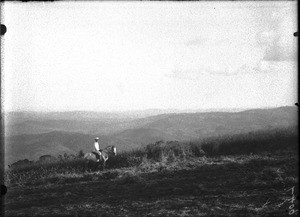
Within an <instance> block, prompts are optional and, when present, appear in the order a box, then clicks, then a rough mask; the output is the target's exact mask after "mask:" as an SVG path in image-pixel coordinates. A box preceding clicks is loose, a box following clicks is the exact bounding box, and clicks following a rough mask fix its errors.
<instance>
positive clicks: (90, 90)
mask: <svg viewBox="0 0 300 217" xmlns="http://www.w3.org/2000/svg"><path fill="white" fill-rule="evenodd" d="M296 5H297V3H296V2H179V3H176V2H93V1H88V2H56V3H12V2H5V3H4V7H2V16H3V17H2V22H1V23H4V24H5V25H6V26H7V33H6V34H5V36H4V37H2V38H1V43H2V46H1V50H2V58H3V59H2V61H3V62H2V64H3V65H2V84H3V86H2V87H3V88H4V89H2V94H4V97H3V98H2V102H3V105H4V109H5V110H35V111H53V110H55V111H58V110H96V111H108V110H138V109H149V108H162V109H166V108H175V109H176V108H177V109H207V108H236V107H239V108H249V107H252V108H253V107H275V106H284V105H294V103H295V102H296V101H297V63H296V59H297V39H296V38H295V37H294V36H293V33H294V32H295V31H297V22H296V20H297V19H296V16H297V9H296ZM2 6H3V5H2Z"/></svg>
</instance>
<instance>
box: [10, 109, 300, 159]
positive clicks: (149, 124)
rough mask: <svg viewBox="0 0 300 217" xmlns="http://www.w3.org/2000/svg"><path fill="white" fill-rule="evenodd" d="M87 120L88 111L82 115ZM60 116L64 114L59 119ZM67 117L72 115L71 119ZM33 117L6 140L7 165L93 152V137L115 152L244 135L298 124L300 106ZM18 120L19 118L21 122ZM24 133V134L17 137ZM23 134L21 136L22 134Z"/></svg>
mask: <svg viewBox="0 0 300 217" xmlns="http://www.w3.org/2000/svg"><path fill="white" fill-rule="evenodd" d="M84 114H85V116H87V113H84ZM60 117H61V118H62V116H60ZM69 118H70V117H69ZM95 119H96V120H91V119H89V120H86V119H85V118H83V117H79V116H77V117H76V118H75V119H74V118H70V119H59V118H56V119H50V118H49V116H48V118H47V119H46V118H44V119H42V120H41V118H40V119H38V120H37V118H36V119H34V120H28V118H27V119H25V121H14V122H13V123H14V124H13V125H11V128H8V131H13V130H16V131H14V132H11V133H10V136H7V137H6V141H5V147H6V150H5V151H6V164H9V163H11V162H14V161H16V160H18V159H23V158H28V159H31V160H36V159H38V157H39V156H41V155H44V154H51V155H59V154H63V153H65V152H66V153H77V152H78V151H79V150H83V151H84V152H86V151H91V150H92V149H93V139H94V137H95V136H99V137H100V144H101V145H103V146H104V147H105V146H107V145H115V146H116V147H117V149H118V150H120V151H124V150H130V149H133V148H138V147H141V146H144V145H147V144H149V143H153V142H156V141H158V140H177V141H185V140H195V139H198V138H204V137H210V136H222V135H226V134H239V133H247V132H252V131H258V130H266V129H274V128H286V127H290V126H297V124H298V108H297V107H280V108H273V109H253V110H246V111H241V112H204V113H203V112H201V113H171V114H159V115H154V116H146V117H142V118H139V117H138V118H134V117H133V116H131V117H128V116H123V117H121V116H118V118H116V117H115V118H110V119H106V120H104V118H103V117H98V119H97V118H95ZM19 120H20V119H19ZM21 133H22V134H21ZM20 134H21V135H20Z"/></svg>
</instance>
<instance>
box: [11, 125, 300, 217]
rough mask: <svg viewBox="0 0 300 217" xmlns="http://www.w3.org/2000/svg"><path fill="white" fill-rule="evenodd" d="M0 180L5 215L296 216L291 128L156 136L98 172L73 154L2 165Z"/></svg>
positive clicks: (293, 131)
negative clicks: (182, 139)
mask: <svg viewBox="0 0 300 217" xmlns="http://www.w3.org/2000/svg"><path fill="white" fill-rule="evenodd" d="M5 180H6V185H7V186H8V193H7V195H6V198H5V216H92V217H93V216H290V215H297V214H298V212H297V210H298V201H299V200H296V197H297V195H298V135H297V131H296V129H281V130H272V131H264V132H256V133H255V132H254V133H251V134H245V135H232V136H228V137H223V138H209V139H206V140H199V141H191V142H186V143H179V142H176V141H173V142H164V141H158V142H156V143H155V144H149V145H148V146H146V147H145V148H143V149H140V150H135V151H131V152H124V153H120V154H118V155H117V156H116V157H113V158H111V159H109V160H108V161H107V169H106V170H105V171H102V170H101V167H100V168H99V165H97V164H89V163H86V162H85V161H84V160H82V159H73V160H66V161H60V162H53V163H48V164H33V165H30V166H27V167H23V168H18V169H14V170H8V171H7V172H6V174H5ZM293 198H294V200H293ZM298 199H299V198H298Z"/></svg>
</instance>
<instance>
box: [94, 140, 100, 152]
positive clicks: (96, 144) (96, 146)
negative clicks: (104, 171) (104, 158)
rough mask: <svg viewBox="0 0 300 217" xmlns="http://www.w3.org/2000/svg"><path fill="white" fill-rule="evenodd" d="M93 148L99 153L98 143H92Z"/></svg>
mask: <svg viewBox="0 0 300 217" xmlns="http://www.w3.org/2000/svg"><path fill="white" fill-rule="evenodd" d="M94 146H95V149H96V150H97V151H99V149H100V148H99V143H98V142H95V143H94Z"/></svg>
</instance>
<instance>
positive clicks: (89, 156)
mask: <svg viewBox="0 0 300 217" xmlns="http://www.w3.org/2000/svg"><path fill="white" fill-rule="evenodd" d="M99 152H100V154H99V153H97V152H94V151H93V152H89V153H86V154H85V155H84V156H83V158H84V159H86V160H88V161H93V162H99V161H100V160H101V161H102V162H103V164H102V166H103V170H104V169H105V163H106V161H107V160H108V158H109V157H110V156H116V155H117V149H116V147H115V146H113V145H111V146H107V147H106V148H105V149H100V150H99Z"/></svg>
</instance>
